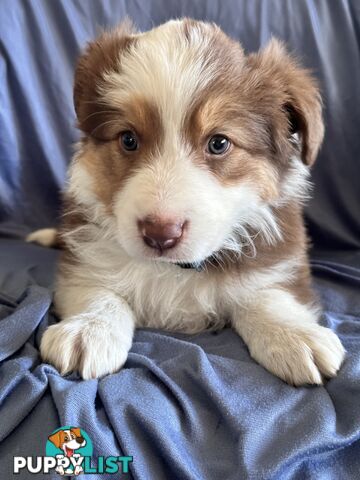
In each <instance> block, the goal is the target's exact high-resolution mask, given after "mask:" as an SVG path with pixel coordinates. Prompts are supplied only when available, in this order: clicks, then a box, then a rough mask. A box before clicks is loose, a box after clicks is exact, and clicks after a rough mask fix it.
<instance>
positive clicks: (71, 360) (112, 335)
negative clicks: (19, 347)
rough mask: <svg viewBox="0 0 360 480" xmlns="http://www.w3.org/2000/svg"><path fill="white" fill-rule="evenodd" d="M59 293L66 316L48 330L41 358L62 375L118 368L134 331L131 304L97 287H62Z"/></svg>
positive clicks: (101, 372)
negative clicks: (72, 372) (74, 371)
mask: <svg viewBox="0 0 360 480" xmlns="http://www.w3.org/2000/svg"><path fill="white" fill-rule="evenodd" d="M57 297H58V301H57V302H56V303H57V307H58V310H59V313H60V315H61V317H62V318H63V320H62V321H61V322H59V323H58V324H56V325H52V326H51V327H49V328H48V329H47V330H46V331H45V333H44V335H43V337H42V340H41V346H40V351H41V355H42V358H43V359H44V360H45V361H47V362H49V363H51V364H52V365H54V366H55V367H56V368H57V369H58V370H59V371H60V373H61V374H62V375H64V374H65V373H68V372H70V371H72V370H78V371H79V372H80V375H81V376H82V377H83V378H84V379H89V378H97V377H101V376H103V375H106V374H108V373H113V372H116V371H117V370H119V369H120V368H121V367H122V366H123V364H124V363H125V361H126V358H127V355H128V352H129V350H130V347H131V344H132V338H133V333H134V324H135V319H134V314H133V312H132V310H131V309H130V307H129V305H128V304H127V303H126V302H125V301H124V300H123V299H122V298H121V297H119V296H118V295H116V294H115V293H113V292H111V291H109V290H106V289H102V288H96V287H85V286H84V287H80V286H73V287H72V286H67V287H65V288H64V287H61V288H59V290H58V292H57Z"/></svg>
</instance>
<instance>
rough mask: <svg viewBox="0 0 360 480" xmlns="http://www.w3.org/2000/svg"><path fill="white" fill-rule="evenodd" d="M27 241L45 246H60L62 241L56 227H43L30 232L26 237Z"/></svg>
mask: <svg viewBox="0 0 360 480" xmlns="http://www.w3.org/2000/svg"><path fill="white" fill-rule="evenodd" d="M25 240H26V242H29V243H37V244H38V245H42V246H43V247H49V248H51V247H52V248H60V247H61V242H60V239H59V235H58V230H57V229H56V228H41V229H40V230H35V232H32V233H30V234H29V235H28V236H27V237H26V238H25Z"/></svg>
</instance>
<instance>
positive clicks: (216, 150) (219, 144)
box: [207, 135, 230, 155]
mask: <svg viewBox="0 0 360 480" xmlns="http://www.w3.org/2000/svg"><path fill="white" fill-rule="evenodd" d="M207 148H208V152H209V153H211V154H212V155H222V154H223V153H225V152H226V151H227V150H229V148H230V140H229V139H228V138H226V137H225V136H224V135H214V136H213V137H211V138H210V140H209V143H208V146H207Z"/></svg>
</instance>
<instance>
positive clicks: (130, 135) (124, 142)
mask: <svg viewBox="0 0 360 480" xmlns="http://www.w3.org/2000/svg"><path fill="white" fill-rule="evenodd" d="M120 143H121V146H122V148H123V149H124V150H127V151H129V152H132V151H134V150H137V148H138V140H137V137H136V135H135V133H134V132H131V131H130V130H129V131H126V132H123V133H122V134H121V135H120Z"/></svg>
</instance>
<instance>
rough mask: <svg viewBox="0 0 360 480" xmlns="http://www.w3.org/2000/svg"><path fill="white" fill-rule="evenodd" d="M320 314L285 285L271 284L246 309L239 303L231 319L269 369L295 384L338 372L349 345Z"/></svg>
mask: <svg viewBox="0 0 360 480" xmlns="http://www.w3.org/2000/svg"><path fill="white" fill-rule="evenodd" d="M317 317H318V315H317V313H316V311H315V310H314V309H312V308H311V307H309V306H306V305H302V304H301V303H299V302H298V301H297V300H296V299H295V298H294V296H293V295H292V294H291V293H289V292H287V291H286V290H281V289H270V290H267V291H263V292H259V295H258V298H257V299H256V300H255V299H253V300H252V301H251V302H250V303H249V305H248V306H247V308H241V307H237V308H235V309H234V312H233V315H232V322H233V326H234V328H235V329H236V331H237V332H238V333H239V334H240V335H241V337H242V338H243V340H244V341H245V343H246V344H247V345H248V348H249V351H250V354H251V356H252V357H253V358H254V359H255V360H256V361H258V362H259V363H260V364H261V365H263V366H264V367H265V368H266V369H267V370H269V371H270V372H272V373H273V374H275V375H277V376H278V377H280V378H281V379H283V380H285V381H286V382H288V383H290V384H293V385H303V384H307V383H309V384H321V383H322V375H324V376H325V377H334V376H335V375H336V373H337V371H338V370H339V368H340V366H341V363H342V361H343V359H344V355H345V350H344V348H343V346H342V345H341V343H340V340H339V338H338V337H337V335H336V334H335V333H334V332H332V331H331V330H330V329H328V328H325V327H322V326H320V325H318V324H317Z"/></svg>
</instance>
